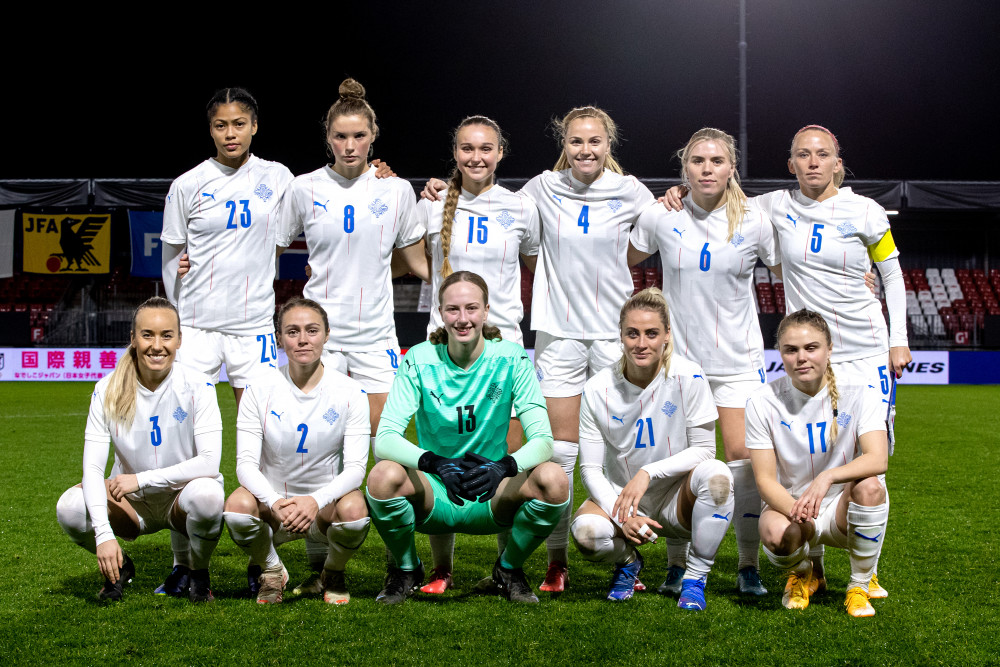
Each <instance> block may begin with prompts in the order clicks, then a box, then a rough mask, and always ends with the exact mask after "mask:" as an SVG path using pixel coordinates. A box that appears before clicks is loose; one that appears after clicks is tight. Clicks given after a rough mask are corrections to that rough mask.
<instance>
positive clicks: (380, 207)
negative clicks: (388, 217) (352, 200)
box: [368, 199, 389, 218]
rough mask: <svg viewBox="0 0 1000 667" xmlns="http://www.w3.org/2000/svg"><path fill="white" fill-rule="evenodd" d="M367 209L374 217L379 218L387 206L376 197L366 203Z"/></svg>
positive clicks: (387, 208)
mask: <svg viewBox="0 0 1000 667" xmlns="http://www.w3.org/2000/svg"><path fill="white" fill-rule="evenodd" d="M368 210H369V211H371V212H372V215H374V216H375V217H376V218H381V217H382V215H383V214H385V212H386V211H388V210H389V206H388V205H387V204H386V203H385V202H383V201H382V200H381V199H376V200H375V201H373V202H372V203H370V204H368Z"/></svg>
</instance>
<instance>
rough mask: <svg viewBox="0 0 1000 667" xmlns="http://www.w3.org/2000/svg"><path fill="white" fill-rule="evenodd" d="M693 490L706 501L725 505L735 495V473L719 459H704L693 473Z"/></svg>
mask: <svg viewBox="0 0 1000 667" xmlns="http://www.w3.org/2000/svg"><path fill="white" fill-rule="evenodd" d="M691 492H692V493H694V494H695V495H696V496H698V498H699V499H700V500H703V501H705V502H709V503H712V504H713V505H716V506H719V505H724V504H726V503H727V502H728V501H729V499H730V497H732V495H733V473H732V472H730V470H729V466H727V465H726V464H725V463H723V462H722V461H720V460H718V459H709V460H708V461H702V462H701V463H699V464H698V466H697V467H696V468H695V469H694V473H693V474H692V475H691Z"/></svg>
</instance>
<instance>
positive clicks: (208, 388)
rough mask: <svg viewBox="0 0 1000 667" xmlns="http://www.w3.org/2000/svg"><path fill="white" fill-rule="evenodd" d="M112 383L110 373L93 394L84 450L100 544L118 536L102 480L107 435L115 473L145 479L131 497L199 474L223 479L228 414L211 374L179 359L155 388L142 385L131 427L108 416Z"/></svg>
mask: <svg viewBox="0 0 1000 667" xmlns="http://www.w3.org/2000/svg"><path fill="white" fill-rule="evenodd" d="M110 382H111V376H110V375H109V376H107V377H105V378H103V379H101V380H100V381H99V382H98V383H97V385H96V387H95V389H94V393H93V395H92V396H91V399H90V414H89V415H88V417H87V429H86V432H85V438H84V449H83V494H84V499H85V501H86V503H87V511H88V512H89V513H90V516H91V520H92V521H93V523H94V531H95V534H96V535H97V542H98V544H100V543H101V542H104V541H107V540H108V539H110V538H111V537H112V536H113V533H112V532H111V525H110V523H109V522H108V512H107V495H106V492H105V487H104V469H105V466H106V465H107V461H108V441H109V440H110V441H111V443H112V445H113V446H114V453H115V462H114V466H113V467H112V469H111V475H110V477H115V476H116V475H119V474H134V475H136V478H137V482H138V484H139V490H138V491H136V492H135V493H132V494H128V496H127V498H130V499H133V500H142V499H143V498H146V497H147V496H149V495H150V494H156V493H163V492H170V491H177V490H180V489H183V488H184V485H185V484H187V483H188V482H190V481H191V480H192V479H195V478H196V477H211V478H214V479H216V480H218V482H219V484H222V482H223V479H222V475H221V474H220V473H219V461H220V460H221V458H222V435H221V434H222V417H221V416H220V414H219V404H218V401H217V399H216V395H215V387H214V386H213V385H212V383H211V382H210V381H209V378H208V376H206V375H204V374H202V373H198V372H197V371H193V370H191V369H189V368H187V367H185V366H182V365H180V364H174V366H173V369H172V370H171V371H170V374H169V375H168V376H167V377H166V378H165V379H164V380H163V382H161V383H160V386H159V387H157V388H156V391H149V390H148V389H146V388H145V387H143V386H142V385H141V384H139V385H138V387H137V389H136V397H135V419H133V420H132V426H131V427H130V428H125V427H124V426H122V425H121V424H117V423H115V422H112V421H110V420H109V419H108V418H106V417H105V416H104V396H105V393H106V392H107V389H108V385H109V384H110Z"/></svg>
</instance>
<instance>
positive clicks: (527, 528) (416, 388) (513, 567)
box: [366, 271, 569, 604]
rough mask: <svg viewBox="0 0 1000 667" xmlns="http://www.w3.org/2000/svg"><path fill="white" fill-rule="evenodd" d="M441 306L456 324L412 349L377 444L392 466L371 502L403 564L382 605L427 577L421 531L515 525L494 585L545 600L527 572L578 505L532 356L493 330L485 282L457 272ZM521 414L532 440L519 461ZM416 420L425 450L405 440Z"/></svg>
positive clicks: (372, 489)
mask: <svg viewBox="0 0 1000 667" xmlns="http://www.w3.org/2000/svg"><path fill="white" fill-rule="evenodd" d="M438 299H439V302H440V304H441V306H440V310H441V319H442V320H443V322H444V326H442V327H441V328H440V329H438V330H437V331H435V332H434V333H433V334H432V335H431V339H430V340H429V341H427V342H425V343H420V344H419V345H417V346H415V347H413V348H411V349H410V351H409V352H408V353H407V355H406V358H405V359H404V360H403V366H402V368H400V371H399V374H398V375H397V376H396V380H395V382H394V383H393V386H392V392H391V393H390V394H389V401H388V403H387V404H386V409H385V412H383V414H382V422H381V424H380V425H379V430H378V437H377V439H376V441H375V454H376V456H378V457H380V458H381V459H383V460H381V461H379V463H378V464H376V465H375V467H374V468H373V469H372V471H371V473H370V474H369V476H368V486H367V490H366V493H367V498H368V506H369V508H370V511H371V516H372V523H374V524H375V528H376V530H378V532H379V534H380V535H381V536H382V539H383V540H384V541H385V543H386V546H387V547H388V549H389V550H390V551H391V552H392V555H393V558H394V560H395V565H394V566H390V567H389V573H388V576H387V578H386V585H385V589H384V590H383V591H382V592H381V593H379V595H378V598H376V599H377V600H378V601H380V602H383V603H385V604H398V603H400V602H403V601H404V600H405V599H406V598H407V597H408V596H410V595H411V594H412V593H413V591H415V590H416V589H417V588H418V587H419V586H420V583H421V582H422V581H423V578H424V572H423V565H422V564H421V563H420V559H419V558H417V553H416V548H415V546H414V540H413V536H414V530H419V531H421V532H424V533H429V534H435V533H454V532H467V533H473V534H491V533H498V532H500V531H501V530H503V529H504V528H507V527H509V528H510V530H511V534H510V539H509V540H508V542H507V546H506V548H505V549H504V551H503V553H502V554H501V555H500V557H499V558H497V561H496V563H495V565H494V566H493V579H494V582H495V584H496V586H497V589H498V590H499V591H500V593H501V594H502V595H503V596H504V597H506V598H507V599H508V600H511V601H514V602H538V598H537V597H535V595H534V593H533V592H532V590H531V586H529V585H528V582H527V581H526V580H525V578H524V571H523V570H522V565H523V564H524V562H525V560H526V559H527V558H528V556H529V555H531V552H532V551H534V550H535V548H536V547H537V546H538V545H539V544H541V542H542V540H543V539H544V538H545V537H546V536H547V535H548V534H549V533H550V532H551V531H552V528H553V526H554V525H555V524H556V522H557V521H558V519H559V517H560V515H561V514H562V512H563V510H564V509H565V508H566V507H567V506H568V504H569V500H568V494H569V489H568V486H569V485H568V484H567V480H566V475H565V474H564V473H563V471H562V470H561V469H560V468H559V466H557V465H556V464H554V463H551V462H548V459H549V458H550V457H551V456H552V434H551V431H550V430H549V423H548V417H547V416H546V413H545V405H544V402H543V400H542V396H541V392H540V391H539V388H538V381H537V380H536V379H535V373H534V370H533V369H532V367H531V362H530V361H529V359H528V355H527V354H526V353H525V351H524V348H522V347H521V346H519V345H516V344H514V343H509V342H507V341H503V340H501V339H500V332H499V331H498V330H497V329H496V328H495V327H491V326H489V325H487V324H486V319H487V315H488V314H489V288H487V286H486V283H485V282H484V281H483V279H482V278H480V277H479V276H477V275H476V274H474V273H471V272H468V271H459V272H456V273H453V274H451V275H450V276H448V277H447V278H446V279H445V280H444V281H443V282H442V284H441V288H440V291H439V293H438ZM512 407H513V409H514V410H515V412H516V413H517V416H518V418H519V419H520V420H521V423H522V424H523V425H524V431H525V434H526V435H527V438H528V441H527V443H526V444H525V445H524V447H522V448H521V449H519V450H518V451H517V452H515V453H514V454H512V455H511V454H507V443H506V434H507V427H508V423H509V420H510V412H511V408H512ZM414 414H415V415H416V424H417V438H418V440H419V443H420V444H419V445H414V444H411V443H410V442H409V441H408V440H407V439H406V438H405V437H404V433H405V431H406V428H407V426H408V425H409V423H410V418H411V417H413V416H414ZM508 478H509V479H508Z"/></svg>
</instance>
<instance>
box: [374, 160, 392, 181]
mask: <svg viewBox="0 0 1000 667" xmlns="http://www.w3.org/2000/svg"><path fill="white" fill-rule="evenodd" d="M372 166H373V167H375V178H391V177H393V176H395V175H396V172H394V171H393V170H392V167H390V166H389V163H388V162H382V160H380V159H378V158H375V159H374V160H372Z"/></svg>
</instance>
